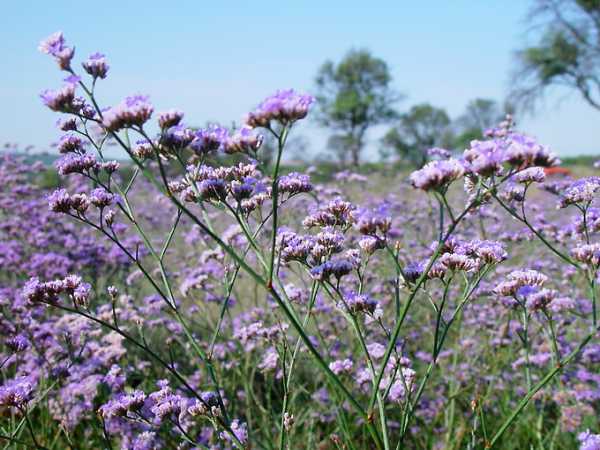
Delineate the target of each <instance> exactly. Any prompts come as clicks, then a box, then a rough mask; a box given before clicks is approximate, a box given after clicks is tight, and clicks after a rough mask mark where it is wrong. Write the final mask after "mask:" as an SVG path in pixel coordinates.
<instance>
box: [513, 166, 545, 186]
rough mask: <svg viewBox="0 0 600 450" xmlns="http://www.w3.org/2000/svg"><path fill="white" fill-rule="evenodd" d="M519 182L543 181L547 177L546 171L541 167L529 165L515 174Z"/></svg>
mask: <svg viewBox="0 0 600 450" xmlns="http://www.w3.org/2000/svg"><path fill="white" fill-rule="evenodd" d="M514 178H515V180H516V181H517V182H519V183H542V182H543V181H544V180H545V179H546V173H545V172H544V169H542V168H541V167H529V168H528V169H525V170H522V171H520V172H519V173H517V174H516V175H515V177H514Z"/></svg>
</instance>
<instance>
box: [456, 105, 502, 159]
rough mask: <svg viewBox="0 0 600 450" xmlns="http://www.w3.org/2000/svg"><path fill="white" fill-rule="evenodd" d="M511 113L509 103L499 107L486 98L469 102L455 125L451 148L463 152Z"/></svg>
mask: <svg viewBox="0 0 600 450" xmlns="http://www.w3.org/2000/svg"><path fill="white" fill-rule="evenodd" d="M512 112H513V107H512V105H510V104H509V103H505V104H504V105H500V104H499V103H498V102H497V101H495V100H491V99H487V98H476V99H474V100H471V101H470V102H469V103H468V104H467V107H466V109H465V112H464V114H463V115H462V116H460V117H459V118H458V119H457V120H456V123H455V137H454V142H453V147H454V149H456V150H463V149H465V148H466V147H468V145H469V143H470V142H471V141H472V140H474V139H481V138H483V132H484V131H485V130H487V129H488V128H492V127H494V126H496V125H498V124H499V123H500V122H501V121H502V120H504V118H505V117H506V114H509V113H511V114H512Z"/></svg>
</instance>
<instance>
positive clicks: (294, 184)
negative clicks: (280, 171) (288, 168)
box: [278, 172, 313, 195]
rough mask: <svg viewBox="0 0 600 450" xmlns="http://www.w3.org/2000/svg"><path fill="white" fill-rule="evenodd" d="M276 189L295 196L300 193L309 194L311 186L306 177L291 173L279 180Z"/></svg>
mask: <svg viewBox="0 0 600 450" xmlns="http://www.w3.org/2000/svg"><path fill="white" fill-rule="evenodd" d="M278 188H279V192H285V193H288V194H289V195H295V194H299V193H301V192H310V191H312V189H313V186H312V184H311V183H310V177H309V176H308V175H304V174H301V173H298V172H292V173H289V174H288V175H284V176H282V177H280V178H279V180H278Z"/></svg>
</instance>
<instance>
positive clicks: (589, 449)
mask: <svg viewBox="0 0 600 450" xmlns="http://www.w3.org/2000/svg"><path fill="white" fill-rule="evenodd" d="M577 440H578V441H579V442H581V444H580V445H579V450H600V434H592V433H590V430H586V431H584V432H583V433H579V434H578V435H577Z"/></svg>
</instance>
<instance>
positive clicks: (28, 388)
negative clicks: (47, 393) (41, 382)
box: [0, 377, 34, 408]
mask: <svg viewBox="0 0 600 450" xmlns="http://www.w3.org/2000/svg"><path fill="white" fill-rule="evenodd" d="M33 389H34V384H33V382H32V381H31V379H30V378H28V377H18V378H13V379H11V380H8V381H7V382H6V383H5V384H4V385H2V386H0V405H2V406H16V407H17V408H23V407H24V406H26V405H27V403H28V402H29V401H30V400H31V399H32V398H33Z"/></svg>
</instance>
